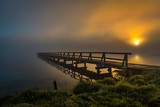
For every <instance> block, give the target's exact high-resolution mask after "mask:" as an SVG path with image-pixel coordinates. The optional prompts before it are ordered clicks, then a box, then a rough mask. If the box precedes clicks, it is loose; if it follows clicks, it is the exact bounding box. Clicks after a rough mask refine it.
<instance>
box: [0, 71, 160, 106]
mask: <svg viewBox="0 0 160 107" xmlns="http://www.w3.org/2000/svg"><path fill="white" fill-rule="evenodd" d="M159 80H160V71H146V72H144V73H143V74H142V75H135V76H132V77H130V78H128V79H125V80H121V81H116V80H114V79H113V78H105V79H103V80H99V81H96V82H89V81H87V82H80V83H79V84H77V86H76V87H74V88H73V91H72V92H64V91H55V90H44V89H39V88H37V87H34V88H31V89H26V90H23V91H19V92H17V93H15V94H13V95H7V96H3V97H1V98H0V106H2V107H3V106H18V107H21V106H22V107H34V106H35V107H37V106H52V107H53V106H55V107H59V106H62V107H64V106H66V107H89V106H93V107H97V106H111V107H114V106H115V107H117V106H120V107H125V106H128V107H130V106H131V107H143V106H145V107H151V106H153V107H160V81H159Z"/></svg>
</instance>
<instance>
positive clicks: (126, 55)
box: [125, 54, 128, 68]
mask: <svg viewBox="0 0 160 107" xmlns="http://www.w3.org/2000/svg"><path fill="white" fill-rule="evenodd" d="M125 57H126V67H127V68H128V54H125Z"/></svg>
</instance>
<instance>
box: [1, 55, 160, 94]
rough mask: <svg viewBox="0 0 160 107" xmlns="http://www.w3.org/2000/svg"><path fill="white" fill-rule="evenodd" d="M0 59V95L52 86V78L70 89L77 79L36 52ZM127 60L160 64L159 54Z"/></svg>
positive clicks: (133, 57)
mask: <svg viewBox="0 0 160 107" xmlns="http://www.w3.org/2000/svg"><path fill="white" fill-rule="evenodd" d="M1 59H2V60H1V64H0V68H1V69H0V84H1V85H0V95H3V94H6V93H13V92H15V91H17V90H20V89H23V88H28V87H33V86H39V87H41V88H53V80H57V83H58V88H59V89H62V90H71V89H72V88H73V87H74V86H75V85H76V84H77V82H78V80H75V79H73V78H71V77H70V76H69V75H67V74H64V73H62V72H61V71H59V70H57V69H56V68H54V67H53V66H51V65H49V64H48V63H46V62H44V61H43V60H41V59H39V58H38V57H37V55H36V53H32V54H28V55H21V56H18V55H11V56H7V57H6V56H5V57H3V58H1ZM129 61H130V62H133V63H142V64H152V65H160V56H159V55H153V54H152V55H151V54H148V55H142V54H133V55H131V56H130V57H129Z"/></svg>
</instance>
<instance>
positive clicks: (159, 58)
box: [129, 54, 160, 66]
mask: <svg viewBox="0 0 160 107" xmlns="http://www.w3.org/2000/svg"><path fill="white" fill-rule="evenodd" d="M129 62H130V63H136V64H146V65H157V66H160V55H152V54H133V55H131V56H129Z"/></svg>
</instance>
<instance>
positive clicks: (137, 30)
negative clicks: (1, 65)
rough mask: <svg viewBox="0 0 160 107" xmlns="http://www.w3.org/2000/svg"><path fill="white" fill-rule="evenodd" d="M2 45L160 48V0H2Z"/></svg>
mask: <svg viewBox="0 0 160 107" xmlns="http://www.w3.org/2000/svg"><path fill="white" fill-rule="evenodd" d="M136 39H137V40H139V41H140V43H139V46H135V45H134V41H135V40H136ZM0 48H1V50H2V51H6V52H10V53H14V52H15V53H16V52H20V51H23V52H24V51H28V52H29V51H35V52H38V51H77V50H81V51H102V50H103V51H130V52H142V53H143V52H144V53H145V52H148V51H150V52H153V53H160V0H0Z"/></svg>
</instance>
